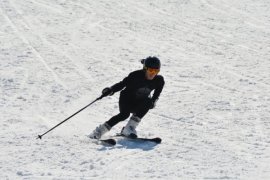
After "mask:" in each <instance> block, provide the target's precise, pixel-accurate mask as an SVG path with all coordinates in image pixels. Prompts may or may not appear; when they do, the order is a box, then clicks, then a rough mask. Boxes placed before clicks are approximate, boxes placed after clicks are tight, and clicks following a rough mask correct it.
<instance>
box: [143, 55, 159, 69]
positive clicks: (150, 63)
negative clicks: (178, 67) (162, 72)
mask: <svg viewBox="0 0 270 180" xmlns="http://www.w3.org/2000/svg"><path fill="white" fill-rule="evenodd" d="M141 63H142V64H143V68H144V69H146V68H154V69H160V66H161V63H160V60H159V59H158V58H157V57H155V56H153V57H151V56H149V57H147V58H146V59H142V61H141Z"/></svg>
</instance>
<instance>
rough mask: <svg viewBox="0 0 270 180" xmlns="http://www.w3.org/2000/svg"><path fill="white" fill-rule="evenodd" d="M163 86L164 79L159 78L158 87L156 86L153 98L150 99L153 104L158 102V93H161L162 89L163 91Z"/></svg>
mask: <svg viewBox="0 0 270 180" xmlns="http://www.w3.org/2000/svg"><path fill="white" fill-rule="evenodd" d="M164 84H165V81H164V78H163V77H162V76H161V77H160V81H159V83H158V86H157V88H156V89H155V91H154V94H153V97H152V101H153V102H156V101H157V100H158V98H159V95H160V93H161V92H162V89H163V87H164Z"/></svg>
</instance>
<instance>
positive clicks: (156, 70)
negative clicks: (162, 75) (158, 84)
mask: <svg viewBox="0 0 270 180" xmlns="http://www.w3.org/2000/svg"><path fill="white" fill-rule="evenodd" d="M146 71H148V72H149V73H150V74H157V73H159V71H160V69H154V68H147V69H146Z"/></svg>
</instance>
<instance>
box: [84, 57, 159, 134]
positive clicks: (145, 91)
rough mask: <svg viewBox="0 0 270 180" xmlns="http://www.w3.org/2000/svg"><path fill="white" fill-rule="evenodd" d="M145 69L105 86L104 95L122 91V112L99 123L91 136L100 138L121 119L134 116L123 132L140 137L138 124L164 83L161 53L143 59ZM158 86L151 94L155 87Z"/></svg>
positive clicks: (153, 104)
mask: <svg viewBox="0 0 270 180" xmlns="http://www.w3.org/2000/svg"><path fill="white" fill-rule="evenodd" d="M141 63H142V64H143V69H141V70H137V71H134V72H131V73H130V74H129V75H128V76H127V77H125V78H124V79H123V80H122V81H120V82H119V83H116V84H114V85H113V86H112V87H106V88H105V89H103V90H102V94H103V96H109V95H110V96H111V95H113V94H114V93H115V92H118V91H121V90H122V89H124V88H125V89H124V90H122V91H121V93H120V99H119V110H120V113H119V114H117V115H115V116H113V117H112V118H111V119H110V120H108V121H107V122H105V123H104V124H101V125H99V126H98V127H97V128H96V129H95V130H94V131H93V132H92V133H91V134H90V135H89V137H90V138H92V139H100V138H101V136H102V135H104V134H105V133H106V132H108V131H110V129H111V128H112V127H113V126H115V125H116V124H117V123H119V122H120V121H124V120H125V119H127V118H128V117H129V116H130V113H132V116H131V117H130V119H129V121H128V123H127V124H126V126H125V127H123V128H122V131H121V134H122V135H124V136H128V137H131V138H137V132H136V127H137V126H138V124H139V123H140V122H141V119H142V118H143V117H144V116H145V115H146V113H147V112H148V111H149V109H153V108H154V107H155V104H156V102H157V100H158V98H159V95H160V93H161V91H162V89H163V86H164V79H163V77H162V76H161V75H157V74H158V73H159V71H160V66H161V63H160V60H159V59H158V58H157V57H151V56H150V57H147V58H146V59H142V60H141ZM153 90H154V93H153V96H152V97H151V91H153Z"/></svg>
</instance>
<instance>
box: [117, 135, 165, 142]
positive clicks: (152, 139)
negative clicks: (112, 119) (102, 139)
mask: <svg viewBox="0 0 270 180" xmlns="http://www.w3.org/2000/svg"><path fill="white" fill-rule="evenodd" d="M116 137H124V138H127V139H129V140H135V141H148V142H154V143H156V144H160V143H161V141H162V139H161V138H159V137H155V138H143V137H136V138H134V137H128V136H124V135H122V134H116Z"/></svg>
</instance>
